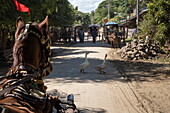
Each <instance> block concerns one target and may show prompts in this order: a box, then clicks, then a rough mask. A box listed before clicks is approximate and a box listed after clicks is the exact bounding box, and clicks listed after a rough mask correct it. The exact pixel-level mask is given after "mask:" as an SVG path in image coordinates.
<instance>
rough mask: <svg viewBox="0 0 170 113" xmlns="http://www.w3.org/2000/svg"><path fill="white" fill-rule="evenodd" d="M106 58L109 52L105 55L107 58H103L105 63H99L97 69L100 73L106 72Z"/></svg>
mask: <svg viewBox="0 0 170 113" xmlns="http://www.w3.org/2000/svg"><path fill="white" fill-rule="evenodd" d="M106 58H107V54H106V55H105V58H104V60H103V63H102V64H100V65H98V66H96V70H97V71H99V72H100V74H102V73H105V72H104V69H105V68H106Z"/></svg>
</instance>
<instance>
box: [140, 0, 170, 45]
mask: <svg viewBox="0 0 170 113" xmlns="http://www.w3.org/2000/svg"><path fill="white" fill-rule="evenodd" d="M169 11H170V1H169V0H153V2H151V3H149V4H148V13H147V14H146V15H145V17H144V20H143V21H142V22H141V24H140V26H139V29H140V31H141V34H144V35H149V36H150V38H152V39H154V40H155V41H157V42H158V43H159V44H160V45H164V44H165V42H166V41H167V40H169V38H170V33H169V31H170V13H169Z"/></svg>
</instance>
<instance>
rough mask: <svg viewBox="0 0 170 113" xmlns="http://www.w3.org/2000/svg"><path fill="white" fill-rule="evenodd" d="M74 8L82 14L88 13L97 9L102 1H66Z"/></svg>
mask: <svg viewBox="0 0 170 113" xmlns="http://www.w3.org/2000/svg"><path fill="white" fill-rule="evenodd" d="M68 1H69V2H70V3H71V4H72V5H73V6H74V7H76V6H78V10H79V11H82V12H84V13H90V12H91V11H94V10H95V9H97V7H98V5H99V4H100V3H101V2H102V1H103V0H68Z"/></svg>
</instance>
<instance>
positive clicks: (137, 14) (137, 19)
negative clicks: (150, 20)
mask: <svg viewBox="0 0 170 113" xmlns="http://www.w3.org/2000/svg"><path fill="white" fill-rule="evenodd" d="M136 25H137V26H138V25H139V0H136Z"/></svg>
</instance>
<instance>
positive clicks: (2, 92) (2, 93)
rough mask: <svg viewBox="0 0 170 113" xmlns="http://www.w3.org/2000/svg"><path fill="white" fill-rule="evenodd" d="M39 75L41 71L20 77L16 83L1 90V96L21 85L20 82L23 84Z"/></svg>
mask: <svg viewBox="0 0 170 113" xmlns="http://www.w3.org/2000/svg"><path fill="white" fill-rule="evenodd" d="M37 75H39V72H37V73H34V74H31V75H28V76H26V77H25V78H23V79H20V80H18V81H17V82H16V83H14V84H12V85H10V86H9V87H6V88H4V89H3V90H1V91H0V97H3V95H4V94H5V93H6V92H9V91H11V90H13V89H14V88H16V87H17V86H19V85H20V84H23V83H25V82H27V81H29V80H31V79H32V78H34V77H36V76H37Z"/></svg>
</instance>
